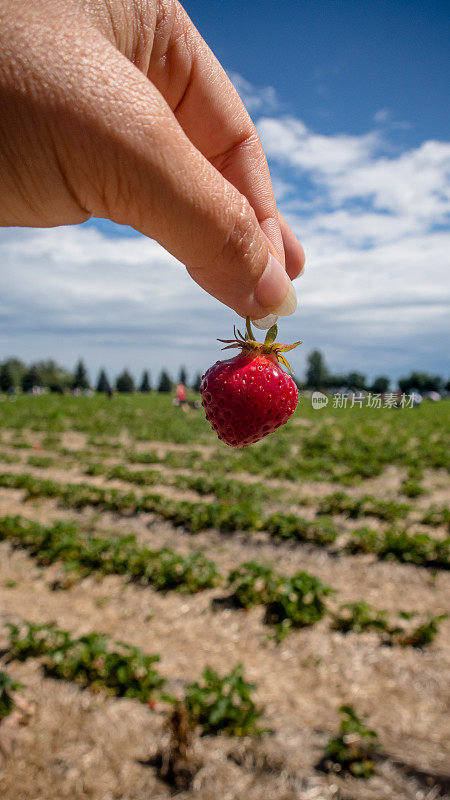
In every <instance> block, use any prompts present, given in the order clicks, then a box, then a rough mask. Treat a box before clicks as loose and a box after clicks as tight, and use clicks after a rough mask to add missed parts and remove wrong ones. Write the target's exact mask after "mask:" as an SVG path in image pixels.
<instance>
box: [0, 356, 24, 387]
mask: <svg viewBox="0 0 450 800" xmlns="http://www.w3.org/2000/svg"><path fill="white" fill-rule="evenodd" d="M3 366H4V367H6V368H7V371H8V372H9V374H10V375H11V377H12V380H13V383H14V386H20V385H21V383H22V378H23V376H24V374H25V372H26V366H25V364H24V363H23V361H21V360H20V359H19V358H7V359H5V361H3Z"/></svg>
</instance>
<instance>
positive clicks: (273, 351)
mask: <svg viewBox="0 0 450 800" xmlns="http://www.w3.org/2000/svg"><path fill="white" fill-rule="evenodd" d="M233 332H234V339H218V340H217V341H218V342H223V344H225V345H226V347H222V350H231V349H233V348H235V347H237V348H240V349H241V350H242V352H243V353H245V352H246V351H248V352H254V351H256V352H257V353H258V354H259V355H265V356H275V358H276V359H277V361H279V362H280V364H283V366H285V367H287V369H288V370H289V372H292V369H291V366H290V364H289V361H288V360H287V358H285V356H284V355H283V353H287V352H289V350H293V349H294V347H298V345H299V344H301V342H294V344H281V343H278V344H277V343H276V342H275V339H276V338H277V336H278V326H277V325H272V327H271V328H269V330H268V331H267V333H266V338H265V339H264V342H258V341H257V340H256V339H255V334H254V333H253V330H252V326H251V322H250V317H246V320H245V336H243V335H242V333H241V332H240V331H238V330H236V326H233Z"/></svg>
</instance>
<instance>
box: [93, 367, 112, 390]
mask: <svg viewBox="0 0 450 800" xmlns="http://www.w3.org/2000/svg"><path fill="white" fill-rule="evenodd" d="M95 391H96V392H102V393H103V394H108V393H109V392H110V391H111V384H110V382H109V380H108V376H107V374H106V372H105V370H104V369H102V370H100V374H99V376H98V380H97V386H96V387H95Z"/></svg>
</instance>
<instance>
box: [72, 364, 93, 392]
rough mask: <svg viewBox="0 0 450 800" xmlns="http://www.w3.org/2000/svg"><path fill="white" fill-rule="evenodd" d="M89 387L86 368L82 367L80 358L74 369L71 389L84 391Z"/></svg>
mask: <svg viewBox="0 0 450 800" xmlns="http://www.w3.org/2000/svg"><path fill="white" fill-rule="evenodd" d="M89 386H90V384H89V378H88V374H87V370H86V367H85V366H84V362H83V361H82V360H81V358H80V360H79V362H78V364H77V365H76V367H75V373H74V376H73V381H72V389H81V390H83V391H84V390H85V389H89Z"/></svg>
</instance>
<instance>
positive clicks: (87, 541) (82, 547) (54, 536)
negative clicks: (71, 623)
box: [0, 517, 220, 593]
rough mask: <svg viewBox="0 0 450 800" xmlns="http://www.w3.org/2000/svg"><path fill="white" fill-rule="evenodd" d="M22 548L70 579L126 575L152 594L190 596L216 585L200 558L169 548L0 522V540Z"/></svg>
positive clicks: (15, 520) (65, 528) (58, 527)
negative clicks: (61, 569)
mask: <svg viewBox="0 0 450 800" xmlns="http://www.w3.org/2000/svg"><path fill="white" fill-rule="evenodd" d="M1 539H4V540H9V541H12V542H13V543H16V544H18V545H20V546H21V547H26V548H27V549H28V550H30V552H31V554H32V555H33V556H35V557H36V558H37V559H38V561H39V563H40V564H42V565H48V564H53V563H55V562H61V563H63V564H64V566H65V568H66V570H67V571H70V572H72V573H74V577H85V576H86V575H89V574H91V573H92V572H99V573H100V574H102V575H111V574H114V575H126V576H128V577H129V578H131V579H132V580H137V581H139V582H140V583H141V584H146V585H150V586H152V587H153V588H154V589H156V590H157V591H169V590H173V589H176V590H178V591H182V592H186V593H194V592H199V591H202V590H203V589H207V588H211V587H212V586H215V585H217V583H218V580H219V577H220V576H219V572H218V570H217V567H216V564H215V563H214V562H213V561H210V560H209V559H207V558H206V557H205V556H204V554H203V553H191V554H189V555H187V556H182V555H180V554H179V553H176V552H174V551H173V550H171V549H170V548H167V547H165V548H162V549H160V550H151V549H150V548H148V547H141V546H140V545H139V544H138V543H137V541H136V537H135V536H132V535H130V536H122V537H119V536H116V537H106V536H105V537H103V536H101V537H100V536H92V535H89V534H86V533H83V532H81V531H80V530H79V528H78V527H77V525H75V524H69V523H64V522H57V523H55V524H54V525H52V526H49V527H47V526H43V525H40V524H39V523H37V522H33V521H31V520H26V519H23V518H20V517H3V518H2V519H0V540H1Z"/></svg>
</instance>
